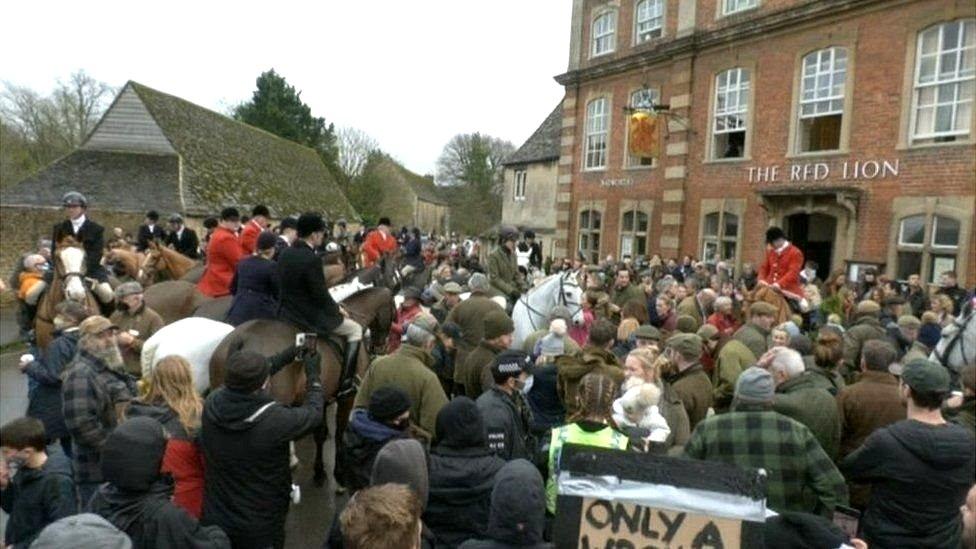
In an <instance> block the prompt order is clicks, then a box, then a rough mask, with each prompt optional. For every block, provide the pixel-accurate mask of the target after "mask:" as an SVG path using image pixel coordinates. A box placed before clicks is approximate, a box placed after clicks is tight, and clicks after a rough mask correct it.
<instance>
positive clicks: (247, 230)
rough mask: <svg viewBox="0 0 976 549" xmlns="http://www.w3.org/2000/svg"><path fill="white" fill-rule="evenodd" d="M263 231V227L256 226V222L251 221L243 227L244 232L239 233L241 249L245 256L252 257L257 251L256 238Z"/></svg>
mask: <svg viewBox="0 0 976 549" xmlns="http://www.w3.org/2000/svg"><path fill="white" fill-rule="evenodd" d="M263 230H264V227H262V226H261V225H258V222H257V221H255V220H253V219H252V220H250V221H248V222H247V225H244V231H243V232H242V233H241V249H242V250H244V254H245V255H254V252H255V251H257V247H258V236H260V235H261V231H263Z"/></svg>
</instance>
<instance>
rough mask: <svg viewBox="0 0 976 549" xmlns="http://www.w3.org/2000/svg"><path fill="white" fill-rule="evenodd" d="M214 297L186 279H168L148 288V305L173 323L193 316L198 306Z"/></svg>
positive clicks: (146, 298) (164, 320)
mask: <svg viewBox="0 0 976 549" xmlns="http://www.w3.org/2000/svg"><path fill="white" fill-rule="evenodd" d="M211 299H212V298H210V297H207V296H205V295H203V294H202V293H200V291H199V290H197V285H196V284H194V283H192V282H187V281H185V280H167V281H165V282H159V283H157V284H153V285H152V286H150V287H148V288H146V293H145V301H146V306H147V307H149V308H150V309H152V310H154V311H156V312H157V313H159V316H161V317H163V322H165V323H166V324H172V323H173V322H176V321H177V320H182V319H184V318H187V317H189V316H193V312H194V311H196V310H197V308H198V307H200V306H201V305H203V304H204V303H207V302H208V301H210V300H211Z"/></svg>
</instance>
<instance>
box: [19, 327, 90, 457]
mask: <svg viewBox="0 0 976 549" xmlns="http://www.w3.org/2000/svg"><path fill="white" fill-rule="evenodd" d="M78 337H79V333H78V330H77V329H74V330H71V331H68V332H63V333H61V334H60V335H58V336H57V337H56V338H55V339H54V341H52V342H51V344H50V345H48V347H47V350H46V351H45V352H44V357H43V358H42V359H40V360H35V361H34V362H32V363H30V364H28V365H27V368H25V369H24V373H25V374H27V376H28V377H30V378H31V380H33V381H34V382H35V383H37V385H36V386H35V387H34V388H33V389H32V390H31V391H30V392H29V393H28V401H27V417H32V418H35V419H39V420H41V423H43V424H44V432H45V433H46V434H47V438H48V440H55V439H59V438H63V437H66V436H68V426H67V425H65V424H64V410H63V409H62V408H63V405H64V400H63V399H62V398H61V374H62V373H63V372H64V369H65V367H66V366H67V365H68V364H70V363H71V360H72V359H74V357H75V352H76V351H77V350H78Z"/></svg>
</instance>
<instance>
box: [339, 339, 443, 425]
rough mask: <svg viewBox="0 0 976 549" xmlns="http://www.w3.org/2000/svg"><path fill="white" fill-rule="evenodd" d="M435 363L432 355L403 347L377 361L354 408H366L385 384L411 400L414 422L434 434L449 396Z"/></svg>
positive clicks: (368, 373) (417, 348)
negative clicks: (436, 370)
mask: <svg viewBox="0 0 976 549" xmlns="http://www.w3.org/2000/svg"><path fill="white" fill-rule="evenodd" d="M433 360H434V358H433V357H432V356H430V353H428V352H427V351H425V350H423V349H421V348H420V347H416V346H414V345H410V344H409V343H403V344H401V345H400V348H399V349H397V350H396V352H395V353H393V354H391V355H386V356H384V357H381V358H378V359H376V360H375V361H373V364H371V365H370V367H369V369H368V370H367V371H366V377H365V378H364V379H363V383H362V386H360V388H359V392H358V393H356V400H355V402H354V405H355V406H356V407H357V408H366V407H368V406H369V398H370V397H371V396H372V395H373V391H375V390H377V389H379V388H380V387H382V386H384V385H394V386H396V387H397V388H398V389H401V390H402V391H403V392H405V393H407V396H409V397H410V402H411V406H410V420H411V421H412V422H414V423H416V424H417V425H419V426H420V428H421V429H423V430H424V431H427V432H428V433H430V434H431V435H434V434H435V432H434V426H435V425H436V422H437V413H438V412H440V411H441V408H443V407H444V405H445V404H447V395H445V394H444V388H443V387H441V383H440V381H438V379H437V374H435V373H434V371H433V370H432V369H431V364H432V362H433Z"/></svg>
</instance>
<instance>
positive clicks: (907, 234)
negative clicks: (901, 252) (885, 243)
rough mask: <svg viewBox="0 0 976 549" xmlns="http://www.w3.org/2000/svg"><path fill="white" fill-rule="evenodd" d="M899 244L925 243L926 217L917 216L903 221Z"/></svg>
mask: <svg viewBox="0 0 976 549" xmlns="http://www.w3.org/2000/svg"><path fill="white" fill-rule="evenodd" d="M900 235H901V236H900V237H899V238H898V243H899V244H918V245H922V244H924V243H925V216H924V215H915V216H912V217H906V218H905V219H902V221H901V231H900Z"/></svg>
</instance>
